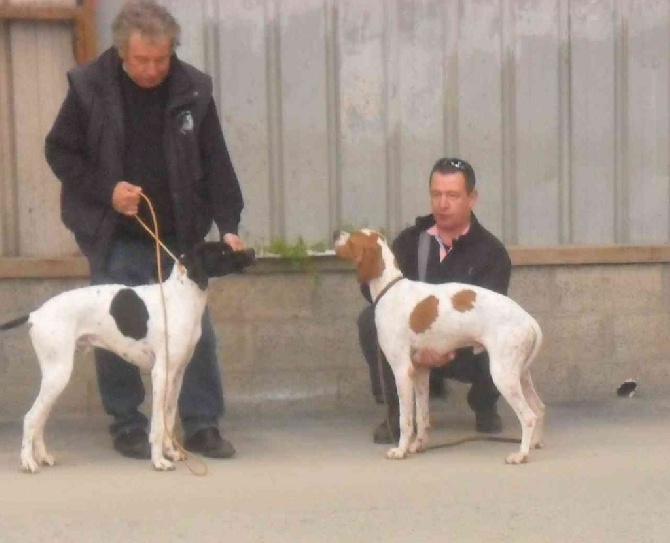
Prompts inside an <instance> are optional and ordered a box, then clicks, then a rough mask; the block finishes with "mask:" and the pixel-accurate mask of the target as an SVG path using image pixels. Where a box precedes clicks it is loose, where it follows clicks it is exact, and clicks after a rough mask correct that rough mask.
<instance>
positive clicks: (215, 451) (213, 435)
mask: <svg viewBox="0 0 670 543" xmlns="http://www.w3.org/2000/svg"><path fill="white" fill-rule="evenodd" d="M184 448H185V449H186V450H187V451H190V452H194V453H198V454H201V455H203V456H207V457H208V458H230V457H231V456H234V455H235V448H234V447H233V445H232V444H231V443H230V442H229V441H228V440H226V439H223V438H222V437H221V434H220V433H219V431H218V430H217V429H216V428H203V429H202V430H198V431H197V432H196V433H195V434H193V435H192V436H191V437H189V438H188V439H187V440H186V441H185V443H184Z"/></svg>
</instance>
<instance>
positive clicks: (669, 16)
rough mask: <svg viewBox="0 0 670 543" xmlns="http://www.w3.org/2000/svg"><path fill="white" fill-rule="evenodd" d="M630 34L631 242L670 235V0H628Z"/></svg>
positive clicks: (629, 191) (664, 237) (627, 150)
mask: <svg viewBox="0 0 670 543" xmlns="http://www.w3.org/2000/svg"><path fill="white" fill-rule="evenodd" d="M626 21H627V23H626V24H627V36H628V101H629V106H628V120H627V125H628V142H627V148H626V150H625V151H626V152H627V154H628V156H629V160H628V172H627V178H628V180H629V183H628V187H627V188H628V194H629V196H628V204H629V225H628V226H629V234H628V241H630V242H631V243H640V242H649V241H654V242H661V243H662V242H665V241H667V239H668V230H669V228H670V222H669V221H668V201H669V198H670V190H669V188H670V178H669V151H670V139H669V138H670V116H669V106H670V99H669V98H670V96H669V93H668V89H669V88H670V79H669V74H668V70H669V69H670V63H669V62H668V56H667V55H662V54H659V53H660V52H661V51H666V52H667V51H670V3H667V2H658V1H655V0H635V1H633V2H630V7H629V13H628V14H627V16H626Z"/></svg>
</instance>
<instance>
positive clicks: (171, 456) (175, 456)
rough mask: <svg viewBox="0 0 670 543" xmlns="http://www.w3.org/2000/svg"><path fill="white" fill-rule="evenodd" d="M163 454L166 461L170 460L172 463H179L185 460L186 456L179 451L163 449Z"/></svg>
mask: <svg viewBox="0 0 670 543" xmlns="http://www.w3.org/2000/svg"><path fill="white" fill-rule="evenodd" d="M164 454H165V457H166V458H167V459H168V460H172V461H173V462H181V461H182V460H186V454H185V453H183V452H182V451H180V450H179V449H175V448H172V449H165V451H164Z"/></svg>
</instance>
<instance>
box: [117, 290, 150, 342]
mask: <svg viewBox="0 0 670 543" xmlns="http://www.w3.org/2000/svg"><path fill="white" fill-rule="evenodd" d="M109 314H110V315H111V316H112V318H113V319H114V322H115V323H116V327H117V328H118V329H119V332H121V333H122V334H123V335H124V336H127V337H131V338H133V339H138V340H139V339H142V338H144V337H146V335H147V322H148V321H149V312H148V311H147V306H146V305H145V304H144V302H143V301H142V299H141V298H140V297H139V296H138V295H137V293H136V292H135V291H134V290H133V289H131V288H122V289H121V290H119V292H117V293H116V296H114V298H113V299H112V304H111V305H110V307H109Z"/></svg>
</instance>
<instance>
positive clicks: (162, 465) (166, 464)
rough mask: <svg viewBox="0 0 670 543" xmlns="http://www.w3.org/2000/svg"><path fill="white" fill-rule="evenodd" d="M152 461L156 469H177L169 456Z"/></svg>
mask: <svg viewBox="0 0 670 543" xmlns="http://www.w3.org/2000/svg"><path fill="white" fill-rule="evenodd" d="M151 463H152V464H153V465H154V469H155V470H156V471H173V470H174V469H175V467H174V464H173V463H172V462H170V461H169V460H168V459H167V458H159V459H158V460H152V461H151Z"/></svg>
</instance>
